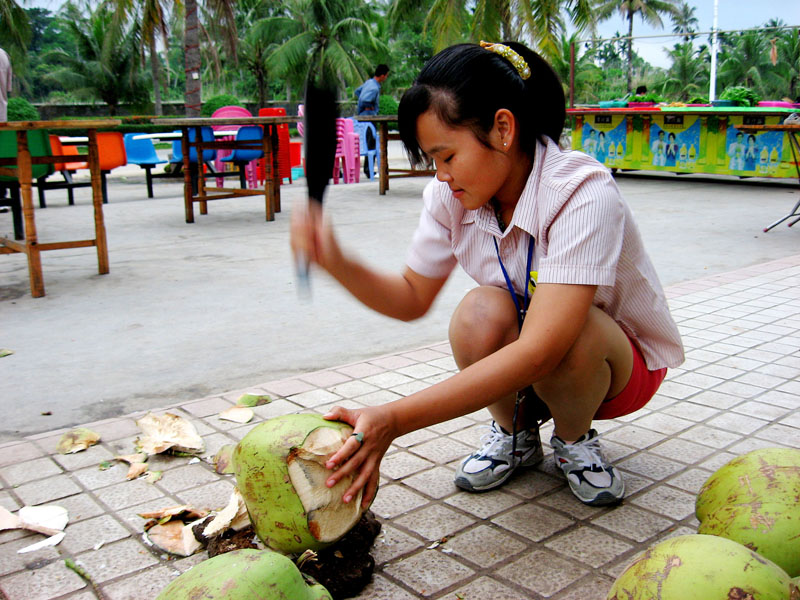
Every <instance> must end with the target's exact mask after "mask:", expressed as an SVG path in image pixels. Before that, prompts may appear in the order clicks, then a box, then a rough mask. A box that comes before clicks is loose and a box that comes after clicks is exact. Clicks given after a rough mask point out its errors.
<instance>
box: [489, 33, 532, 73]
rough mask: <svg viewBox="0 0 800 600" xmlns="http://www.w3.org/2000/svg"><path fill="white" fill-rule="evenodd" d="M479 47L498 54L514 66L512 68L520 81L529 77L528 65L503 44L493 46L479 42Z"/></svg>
mask: <svg viewBox="0 0 800 600" xmlns="http://www.w3.org/2000/svg"><path fill="white" fill-rule="evenodd" d="M480 45H481V48H486V49H487V50H488V51H489V52H494V53H495V54H499V55H500V56H502V57H503V58H505V59H506V60H507V61H508V62H510V63H511V64H512V65H514V68H515V69H516V70H517V73H519V76H520V77H522V79H527V78H528V77H530V76H531V70H530V67H528V63H526V62H525V59H524V58H522V57H521V56H520V55H519V54H518V53H517V52H515V51H514V50H512V49H511V48H509V47H508V46H506V45H505V44H495V43H492V42H484V41H483V40H481V44H480Z"/></svg>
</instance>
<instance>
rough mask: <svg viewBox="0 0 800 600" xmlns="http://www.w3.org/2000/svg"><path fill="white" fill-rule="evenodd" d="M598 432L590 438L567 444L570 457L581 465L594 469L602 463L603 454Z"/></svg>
mask: <svg viewBox="0 0 800 600" xmlns="http://www.w3.org/2000/svg"><path fill="white" fill-rule="evenodd" d="M599 440H600V434H596V435H595V436H594V437H593V438H592V439H590V440H583V441H582V442H573V443H572V444H568V446H569V450H570V454H571V455H572V456H571V457H570V458H572V459H573V460H575V462H577V463H579V464H580V465H581V466H582V467H585V468H590V469H592V470H595V469H597V468H600V467H602V465H603V454H602V452H601V450H600V443H599Z"/></svg>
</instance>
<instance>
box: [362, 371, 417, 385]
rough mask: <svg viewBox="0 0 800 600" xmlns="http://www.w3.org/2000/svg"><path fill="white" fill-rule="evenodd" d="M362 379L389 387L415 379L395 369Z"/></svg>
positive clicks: (372, 383) (371, 383)
mask: <svg viewBox="0 0 800 600" xmlns="http://www.w3.org/2000/svg"><path fill="white" fill-rule="evenodd" d="M362 381H365V382H366V383H368V384H370V385H374V386H376V387H379V388H383V389H388V388H393V387H396V386H398V385H403V384H405V383H412V382H413V381H414V380H413V379H412V378H411V377H406V376H405V375H401V374H399V373H395V372H394V371H386V372H384V373H378V374H377V375H371V376H370V377H364V379H362Z"/></svg>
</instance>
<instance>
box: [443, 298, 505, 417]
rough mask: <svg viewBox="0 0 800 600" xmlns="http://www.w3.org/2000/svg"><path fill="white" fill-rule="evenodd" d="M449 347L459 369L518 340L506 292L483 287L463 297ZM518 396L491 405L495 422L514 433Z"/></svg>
mask: <svg viewBox="0 0 800 600" xmlns="http://www.w3.org/2000/svg"><path fill="white" fill-rule="evenodd" d="M449 335H450V346H451V348H452V349H453V358H454V359H455V361H456V365H458V368H459V369H465V368H466V367H468V366H469V365H471V364H473V363H476V362H478V361H479V360H481V359H482V358H485V357H486V356H489V355H490V354H493V353H494V352H496V351H497V350H499V349H500V348H502V347H503V346H507V345H508V344H510V343H511V342H513V341H514V340H516V339H517V337H519V326H518V325H517V315H516V308H515V307H514V303H513V302H512V301H511V297H510V296H509V294H508V291H507V290H502V289H500V288H495V287H490V286H481V287H478V288H474V289H472V290H470V291H469V293H467V295H466V296H464V299H463V300H461V302H460V303H459V305H458V307H456V310H455V312H454V313H453V316H452V318H451V319H450V334H449ZM515 399H516V397H515V396H509V397H508V398H504V399H503V400H500V401H499V402H496V403H495V404H492V405H491V406H489V412H490V413H492V417H493V418H494V420H495V422H496V423H497V424H498V425H500V427H502V428H503V429H505V430H506V431H511V428H512V420H513V416H514V402H515Z"/></svg>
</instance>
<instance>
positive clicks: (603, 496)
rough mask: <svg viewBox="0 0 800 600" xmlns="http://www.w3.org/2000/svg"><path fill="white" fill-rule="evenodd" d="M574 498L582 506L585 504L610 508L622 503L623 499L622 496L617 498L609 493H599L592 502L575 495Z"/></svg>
mask: <svg viewBox="0 0 800 600" xmlns="http://www.w3.org/2000/svg"><path fill="white" fill-rule="evenodd" d="M573 494H574V492H573ZM575 497H576V498H577V499H578V500H580V501H581V502H583V503H584V504H587V505H589V506H611V505H613V504H619V503H620V502H622V500H623V498H624V496H621V497H619V498H617V497H616V496H615V495H614V494H612V493H611V492H600V493H599V494H597V496H595V497H594V498H593V499H592V500H584V499H583V498H581V497H580V496H577V495H575Z"/></svg>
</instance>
